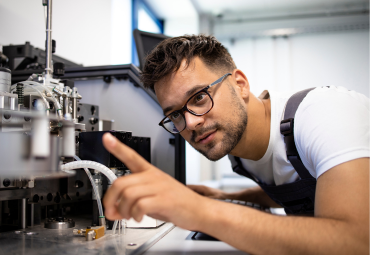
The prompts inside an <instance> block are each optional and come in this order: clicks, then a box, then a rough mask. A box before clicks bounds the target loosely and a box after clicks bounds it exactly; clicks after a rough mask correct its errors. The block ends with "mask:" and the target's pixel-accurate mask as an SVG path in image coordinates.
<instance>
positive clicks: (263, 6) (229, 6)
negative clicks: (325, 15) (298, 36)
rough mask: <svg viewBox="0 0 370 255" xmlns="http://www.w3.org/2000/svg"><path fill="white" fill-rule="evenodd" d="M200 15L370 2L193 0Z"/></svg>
mask: <svg viewBox="0 0 370 255" xmlns="http://www.w3.org/2000/svg"><path fill="white" fill-rule="evenodd" d="M192 2H193V4H194V5H195V7H196V8H197V10H198V12H200V13H209V14H219V13H223V12H236V13H239V12H270V11H297V10H302V9H325V8H333V7H336V6H351V5H358V4H368V3H369V1H368V0H228V1H226V0H192Z"/></svg>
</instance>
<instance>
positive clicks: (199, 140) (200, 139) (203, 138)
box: [195, 130, 216, 143]
mask: <svg viewBox="0 0 370 255" xmlns="http://www.w3.org/2000/svg"><path fill="white" fill-rule="evenodd" d="M214 133H216V130H213V131H211V132H207V133H205V134H203V135H201V136H199V137H197V138H196V139H195V142H196V143H199V142H203V141H204V142H206V141H205V140H208V139H207V138H211V137H209V136H213V134H214Z"/></svg>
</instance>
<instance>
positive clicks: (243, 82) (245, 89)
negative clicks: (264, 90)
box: [232, 69, 250, 99]
mask: <svg viewBox="0 0 370 255" xmlns="http://www.w3.org/2000/svg"><path fill="white" fill-rule="evenodd" d="M232 76H233V77H234V79H235V82H236V89H237V90H238V91H239V93H240V95H241V96H242V98H243V99H246V98H248V97H249V94H250V87H249V82H248V79H247V76H245V74H244V73H243V72H242V71H241V70H239V69H235V70H234V71H233V75H232Z"/></svg>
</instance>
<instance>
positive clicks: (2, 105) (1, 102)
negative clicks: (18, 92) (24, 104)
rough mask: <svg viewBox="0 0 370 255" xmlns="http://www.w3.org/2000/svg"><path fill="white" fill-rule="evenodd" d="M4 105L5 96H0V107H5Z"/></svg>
mask: <svg viewBox="0 0 370 255" xmlns="http://www.w3.org/2000/svg"><path fill="white" fill-rule="evenodd" d="M4 105H5V102H4V96H0V109H4Z"/></svg>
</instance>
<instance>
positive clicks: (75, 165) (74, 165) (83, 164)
mask: <svg viewBox="0 0 370 255" xmlns="http://www.w3.org/2000/svg"><path fill="white" fill-rule="evenodd" d="M79 168H91V169H94V170H96V171H98V172H101V173H102V174H104V175H105V176H106V177H107V178H108V179H109V181H110V182H111V183H113V182H114V181H115V180H116V179H117V176H116V175H115V174H114V173H113V172H112V170H110V169H109V168H108V167H106V166H105V165H102V164H100V163H97V162H94V161H89V160H81V161H74V162H70V163H67V164H64V165H62V170H72V169H79Z"/></svg>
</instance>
